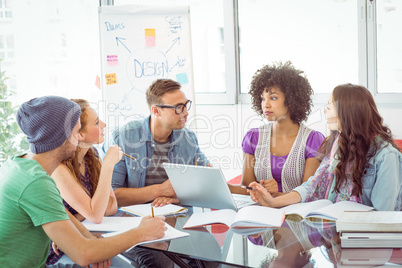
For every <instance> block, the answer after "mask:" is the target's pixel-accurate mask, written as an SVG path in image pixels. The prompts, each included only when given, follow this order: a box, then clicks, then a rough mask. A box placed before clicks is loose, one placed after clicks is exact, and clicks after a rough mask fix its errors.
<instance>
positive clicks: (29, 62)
mask: <svg viewBox="0 0 402 268" xmlns="http://www.w3.org/2000/svg"><path fill="white" fill-rule="evenodd" d="M8 2H10V1H9V0H0V3H1V4H0V7H1V8H0V12H4V8H5V7H7V6H8V4H7V3H8ZM97 8H98V2H97V1H93V0H71V1H62V0H37V1H25V2H24V4H22V2H21V4H20V3H19V2H17V1H14V3H13V12H14V13H15V14H17V13H18V14H19V15H18V16H14V17H12V18H10V21H7V22H4V21H1V20H0V27H1V28H2V33H6V34H2V35H0V58H1V57H3V56H4V58H5V61H3V62H2V63H1V67H2V71H6V74H7V76H8V77H10V78H11V79H10V80H8V81H9V83H8V84H9V85H8V86H9V88H10V89H12V90H14V91H15V92H16V93H17V95H16V100H15V102H16V104H18V103H21V102H23V101H26V100H28V99H30V98H34V97H38V96H43V95H61V96H64V97H67V98H84V99H87V100H89V101H90V102H93V103H97V102H98V101H99V100H101V91H100V90H99V88H97V87H96V86H95V81H96V76H97V75H100V67H99V62H100V61H99V35H98V27H99V22H98V12H97ZM13 81H14V82H13Z"/></svg>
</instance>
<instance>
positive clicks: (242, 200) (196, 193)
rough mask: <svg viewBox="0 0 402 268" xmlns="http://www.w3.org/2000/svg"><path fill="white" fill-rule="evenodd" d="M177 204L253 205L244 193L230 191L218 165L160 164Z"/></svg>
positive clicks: (201, 205) (236, 209)
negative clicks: (175, 196)
mask: <svg viewBox="0 0 402 268" xmlns="http://www.w3.org/2000/svg"><path fill="white" fill-rule="evenodd" d="M163 167H164V168H165V170H166V173H167V175H168V177H169V179H170V182H171V183H172V186H173V189H174V191H175V192H176V195H177V197H178V199H179V201H180V204H181V205H185V206H195V207H205V208H214V209H232V210H235V211H238V210H239V209H240V208H242V207H245V206H249V205H252V204H255V202H254V201H253V200H251V197H250V196H248V195H237V194H231V193H230V190H229V187H228V185H227V182H226V180H225V177H224V176H223V173H222V171H221V169H220V168H218V167H204V166H194V165H182V164H172V163H163Z"/></svg>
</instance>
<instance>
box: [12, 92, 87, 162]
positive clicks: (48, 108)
mask: <svg viewBox="0 0 402 268" xmlns="http://www.w3.org/2000/svg"><path fill="white" fill-rule="evenodd" d="M80 115H81V108H80V106H79V105H78V104H76V103H75V102H73V101H71V100H69V99H66V98H63V97H58V96H45V97H40V98H35V99H32V100H30V101H27V102H24V103H23V104H22V105H21V106H20V108H19V109H18V112H17V123H18V125H19V126H20V128H21V130H22V131H23V132H24V133H25V135H27V141H28V142H29V143H30V144H31V151H32V152H33V153H35V154H40V153H44V152H47V151H51V150H53V149H56V148H58V147H60V146H61V145H62V144H63V143H64V142H65V141H66V140H67V138H68V137H69V136H70V134H71V132H72V131H73V129H74V127H75V126H76V124H77V122H78V119H79V118H80Z"/></svg>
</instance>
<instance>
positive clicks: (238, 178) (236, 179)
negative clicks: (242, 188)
mask: <svg viewBox="0 0 402 268" xmlns="http://www.w3.org/2000/svg"><path fill="white" fill-rule="evenodd" d="M228 183H229V184H234V185H236V184H238V185H240V184H241V174H240V175H238V176H236V177H234V178H232V179H230V180H228Z"/></svg>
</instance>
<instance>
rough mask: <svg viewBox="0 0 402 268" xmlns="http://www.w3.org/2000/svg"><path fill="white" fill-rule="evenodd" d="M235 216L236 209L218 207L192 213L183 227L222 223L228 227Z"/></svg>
mask: <svg viewBox="0 0 402 268" xmlns="http://www.w3.org/2000/svg"><path fill="white" fill-rule="evenodd" d="M235 217H236V211H234V210H231V209H220V210H215V211H210V212H204V213H194V214H193V215H191V217H190V218H189V219H188V221H187V222H186V224H184V226H183V228H192V227H201V226H204V225H209V224H214V223H223V224H225V225H226V226H228V227H230V225H231V224H232V222H233V219H234V218H235Z"/></svg>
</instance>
